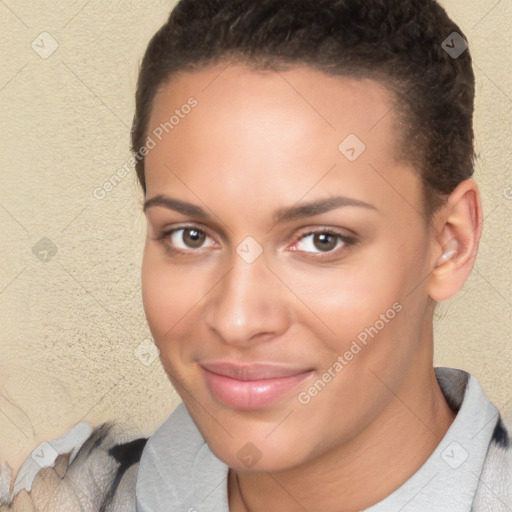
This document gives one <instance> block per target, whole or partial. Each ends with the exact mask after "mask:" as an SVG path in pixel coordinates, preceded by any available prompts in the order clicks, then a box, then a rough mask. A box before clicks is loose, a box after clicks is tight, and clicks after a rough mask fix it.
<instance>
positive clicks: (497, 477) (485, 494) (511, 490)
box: [472, 417, 512, 512]
mask: <svg viewBox="0 0 512 512" xmlns="http://www.w3.org/2000/svg"><path fill="white" fill-rule="evenodd" d="M511 433H512V421H510V420H509V421H505V420H504V419H503V418H502V417H500V418H499V420H498V422H497V423H496V428H495V429H494V433H493V436H492V439H491V442H490V443H489V450H488V452H487V457H486V459H485V464H484V467H483V469H482V473H481V475H480V479H479V485H478V489H477V492H476V495H475V500H474V502H473V509H472V512H480V511H482V512H483V511H487V510H493V511H494V512H500V511H503V512H506V511H509V510H511V509H512V438H511Z"/></svg>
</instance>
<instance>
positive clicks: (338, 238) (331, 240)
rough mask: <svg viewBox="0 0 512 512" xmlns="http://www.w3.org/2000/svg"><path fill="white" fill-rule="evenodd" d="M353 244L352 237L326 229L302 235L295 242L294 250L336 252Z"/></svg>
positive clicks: (319, 252) (317, 253)
mask: <svg viewBox="0 0 512 512" xmlns="http://www.w3.org/2000/svg"><path fill="white" fill-rule="evenodd" d="M353 244H354V239H353V238H351V237H348V236H346V235H343V234H342V233H338V232H336V231H331V230H328V229H323V230H321V229H320V230H318V231H311V232H309V233H305V234H304V235H302V236H301V237H300V238H299V240H298V241H297V242H296V243H295V246H294V248H293V250H294V251H300V252H302V253H310V254H312V255H315V254H316V255H319V254H326V255H329V254H332V255H334V254H338V253H339V252H340V251H342V250H343V249H345V248H347V247H348V246H350V245H353Z"/></svg>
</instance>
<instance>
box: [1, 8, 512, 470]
mask: <svg viewBox="0 0 512 512" xmlns="http://www.w3.org/2000/svg"><path fill="white" fill-rule="evenodd" d="M441 3H442V4H443V5H444V6H445V7H446V9H447V10H448V12H449V14H450V15H451V16H452V17H453V18H454V20H455V21H456V22H457V23H458V24H459V25H460V26H461V29H462V30H463V32H464V33H465V35H466V36H467V37H468V39H469V42H470V48H471V51H472V55H473V59H474V65H475V72H476V75H477V98H476V115H475V131H476V147H477V153H478V155H479V156H478V161H477V165H476V180H477V181H478V183H479V184H480V187H481V193H482V199H483V206H484V215H485V222H484V235H483V239H482V242H481V246H480V253H479V257H478V259H477V262H476V266H475V270H474V272H473V274H472V276H471V278H470V279H469V281H468V283H467V284H466V286H465V287H464V289H463V290H462V291H461V292H460V293H459V294H458V295H457V296H456V297H455V298H453V299H451V300H450V301H448V302H446V303H443V304H441V305H440V307H439V309H438V315H437V317H438V318H437V319H436V324H435V346H436V361H435V362H436V364H437V365H445V366H452V367H458V368H463V369H466V370H468V371H470V372H471V373H472V374H474V375H475V376H476V377H477V378H478V379H479V380H480V382H481V384H482V386H483V387H484V389H485V391H486V393H487V394H488V396H489V397H490V398H491V399H492V400H493V401H494V402H495V404H496V405H497V406H498V407H499V408H500V409H501V410H504V411H507V410H508V411H510V410H511V405H510V402H509V401H510V400H511V398H512V365H511V361H512V348H511V346H512V345H511V332H512V324H511V306H512V295H511V278H510V276H511V261H512V258H511V229H510V225H511V211H512V176H511V172H510V161H512V154H511V152H512V151H511V141H512V138H511V118H512V115H511V114H512V99H511V98H512V78H511V77H512V57H511V48H512V40H511V30H510V27H511V26H512V2H510V1H509V0H502V1H500V2H497V3H496V2H494V1H493V2H491V3H488V2H482V1H477V0H445V1H443V2H441ZM171 6H172V2H164V1H158V0H152V1H147V2H143V3H142V2H133V1H130V2H125V1H120V0H113V1H109V2H100V1H98V0H92V1H89V2H86V1H81V2H69V1H64V0H56V1H54V2H51V3H49V2H41V1H30V2H29V1H27V0H22V1H18V2H12V1H9V2H0V30H1V32H2V34H3V36H4V37H3V38H2V42H1V45H2V55H3V59H2V66H1V69H0V105H1V112H2V114H1V117H0V127H1V128H0V134H1V144H2V146H1V147H2V153H1V164H0V165H1V175H0V179H1V182H0V227H1V242H0V326H1V327H0V329H1V331H0V432H1V433H2V435H1V437H0V459H2V460H7V461H8V462H9V463H10V464H11V465H12V466H13V467H16V468H17V467H18V466H19V464H20V463H21V461H22V460H24V458H25V457H26V456H27V455H28V454H29V452H30V451H31V450H32V449H33V448H34V447H35V446H36V445H37V444H39V443H40V442H41V441H43V440H48V439H52V438H55V437H58V436H60V435H61V434H62V433H64V432H65V431H66V430H68V429H69V428H70V427H71V426H73V425H74V424H75V423H76V422H78V421H80V420H88V421H90V422H92V423H94V424H97V423H99V422H102V421H106V420H115V421H116V422H117V423H118V424H119V428H120V430H121V431H123V432H124V433H125V435H126V436H128V437H130V436H131V435H136V434H142V435H149V434H151V433H152V432H153V431H154V429H155V428H156V427H157V426H159V425H160V424H161V423H162V422H163V421H164V419H165V418H166V417H167V416H168V415H169V413H170V412H171V411H172V410H173V408H174V407H175V406H176V405H177V404H178V403H179V397H178V396H177V394H176V393H175V392H174V390H173V389H172V387H171V385H170V383H169V382H168V380H167V377H166V376H165V374H164V372H163V370H162V369H161V366H160V363H159V361H158V359H156V360H154V361H152V362H151V356H152V354H151V352H150V351H149V352H148V351H147V347H150V346H151V345H147V344H148V343H151V339H150V333H149V329H148V327H147V325H146V321H145V317H144V312H143V307H142V302H141V294H140V264H141V260H142V249H143V244H144V237H145V219H144V216H143V214H142V212H141V200H142V192H141V191H140V190H139V188H138V185H137V182H136V178H135V173H134V171H133V168H129V170H128V172H127V175H126V176H125V177H124V178H122V179H121V180H120V182H119V183H118V184H117V185H116V186H114V187H112V189H111V190H109V191H108V192H107V193H105V196H104V197H103V198H97V197H95V193H94V191H95V190H96V189H98V188H100V187H102V186H103V185H104V184H105V183H107V182H108V181H109V179H110V177H111V176H112V175H114V174H115V173H116V172H117V171H118V170H119V169H121V168H123V166H124V165H125V164H126V162H127V161H128V160H129V158H130V152H129V131H130V126H131V121H132V115H133V109H134V90H135V83H136V77H137V69H138V65H139V62H140V58H141V56H142V54H143V51H144V49H145V47H146V45H147V43H148V41H149V39H150V37H151V36H152V34H153V33H154V32H155V31H156V29H157V28H158V27H160V25H161V24H163V22H164V21H165V19H166V17H167V15H168V12H169V10H170V8H171ZM43 32H47V33H48V34H49V35H44V34H43V35H41V34H42V33H43ZM52 39H53V41H52ZM54 41H55V42H54ZM56 44H58V46H57V47H56V50H55V51H54V52H53V53H52V54H51V55H48V53H49V52H50V51H51V49H52V45H54V46H55V45H56ZM43 57H46V58H43ZM96 195H99V194H98V192H97V191H96ZM42 239H43V240H42ZM45 239H47V240H45ZM34 247H35V249H34V250H33V248H34ZM45 251H46V252H45ZM55 251H56V253H55V254H53V252H55ZM45 259H46V260H48V261H43V260H45ZM144 340H146V341H144ZM144 354H149V355H148V356H144ZM137 355H138V356H139V357H138V356H137ZM144 357H146V359H145V358H144ZM148 357H149V359H148Z"/></svg>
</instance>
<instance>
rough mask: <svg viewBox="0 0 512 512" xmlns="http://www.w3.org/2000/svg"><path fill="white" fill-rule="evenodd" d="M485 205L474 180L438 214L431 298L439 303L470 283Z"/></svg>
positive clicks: (460, 187) (462, 185)
mask: <svg viewBox="0 0 512 512" xmlns="http://www.w3.org/2000/svg"><path fill="white" fill-rule="evenodd" d="M482 220H483V219H482V203H481V200H480V193H479V191H478V186H477V185H476V183H475V182H474V181H473V180H472V179H468V180H465V181H463V182H462V183H459V185H458V186H457V188H456V189H455V190H454V191H453V192H452V193H451V194H450V196H449V197H448V200H447V201H446V203H445V205H444V206H443V207H441V209H440V211H439V212H438V213H437V214H436V215H435V220H434V226H435V230H436V233H435V235H433V240H432V243H433V246H432V251H431V254H432V259H433V262H432V268H433V270H432V273H431V275H430V279H429V283H428V293H429V296H430V297H431V298H432V299H433V300H435V301H436V302H439V301H442V300H446V299H449V298H450V297H452V296H453V295H455V294H456V293H457V292H458V291H459V290H460V289H461V288H462V287H463V286H464V283H465V282H466V280H467V278H468V277H469V274H470V273H471V270H472V269H473V264H474V262H475V259H476V255H477V252H478V243H479V241H480V236H481V234H482Z"/></svg>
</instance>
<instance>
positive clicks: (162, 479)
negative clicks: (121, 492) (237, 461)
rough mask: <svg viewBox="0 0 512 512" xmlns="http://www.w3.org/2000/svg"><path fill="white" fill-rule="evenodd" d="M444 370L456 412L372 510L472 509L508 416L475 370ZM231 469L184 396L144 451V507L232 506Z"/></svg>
mask: <svg viewBox="0 0 512 512" xmlns="http://www.w3.org/2000/svg"><path fill="white" fill-rule="evenodd" d="M436 376H437V379H438V381H439V384H440V386H441V389H442V390H443V393H444V395H445V396H446V398H447V401H448V402H449V403H450V405H451V406H452V407H454V408H455V409H458V413H457V416H456V418H455V420H454V421H453V423H452V425H451V426H450V428H449V429H448V431H447V433H446V435H445V436H444V437H443V439H442V440H441V442H440V443H439V445H438V446H437V448H436V449H435V450H434V452H433V453H432V454H431V455H430V457H429V458H428V459H427V461H426V462H425V463H424V464H423V466H421V468H420V469H419V470H418V471H417V472H416V473H415V474H414V475H412V476H411V477H410V478H409V479H408V480H407V481H406V482H404V483H403V484H402V485H401V486H400V487H399V488H398V489H396V490H395V491H394V492H392V493H391V494H390V495H389V496H387V497H386V498H384V500H382V501H380V502H379V503H377V504H375V505H373V506H371V507H370V508H368V509H366V512H390V511H393V512H397V511H401V512H408V511H416V512H417V511H428V512H470V510H471V505H472V502H473V499H474V496H475V493H476V489H477V486H478V482H479V477H480V474H481V472H482V468H483V465H484V461H485V458H486V455H487V450H488V447H489V443H490V441H491V438H492V435H493V432H494V429H495V427H496V424H497V422H498V420H499V417H500V416H499V412H498V410H497V408H496V407H495V406H494V405H493V404H492V403H491V402H490V401H489V399H488V398H487V397H486V396H485V394H484V392H483V391H482V388H481V387H480V384H479V383H478V381H477V380H476V379H475V378H474V377H472V376H471V375H469V374H467V373H466V372H463V371H461V370H455V369H451V368H436ZM228 470H229V468H228V466H227V465H226V464H224V463H223V462H222V461H221V460H219V459H218V458H217V457H216V456H215V455H214V454H213V453H212V452H211V450H210V449H209V447H208V445H207V444H206V443H205V441H204V439H203V437H202V436H201V434H200V433H199V431H198V429H197V427H196V426H195V424H194V422H193V421H192V418H191V417H190V415H189V414H188V412H187V410H186V408H185V406H184V405H183V404H180V405H179V406H178V407H177V408H176V409H175V411H173V413H172V414H171V415H170V416H169V418H167V420H166V421H165V422H164V423H163V424H162V425H161V426H160V427H159V428H158V430H157V431H156V432H155V433H154V434H153V435H152V436H151V437H150V439H149V441H148V443H147V444H146V447H145V448H144V451H143V453H142V458H141V462H140V466H139V471H138V476H137V484H136V496H137V512H168V511H169V510H172V511H173V512H207V511H208V512H229V507H228V487H227V477H228Z"/></svg>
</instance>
